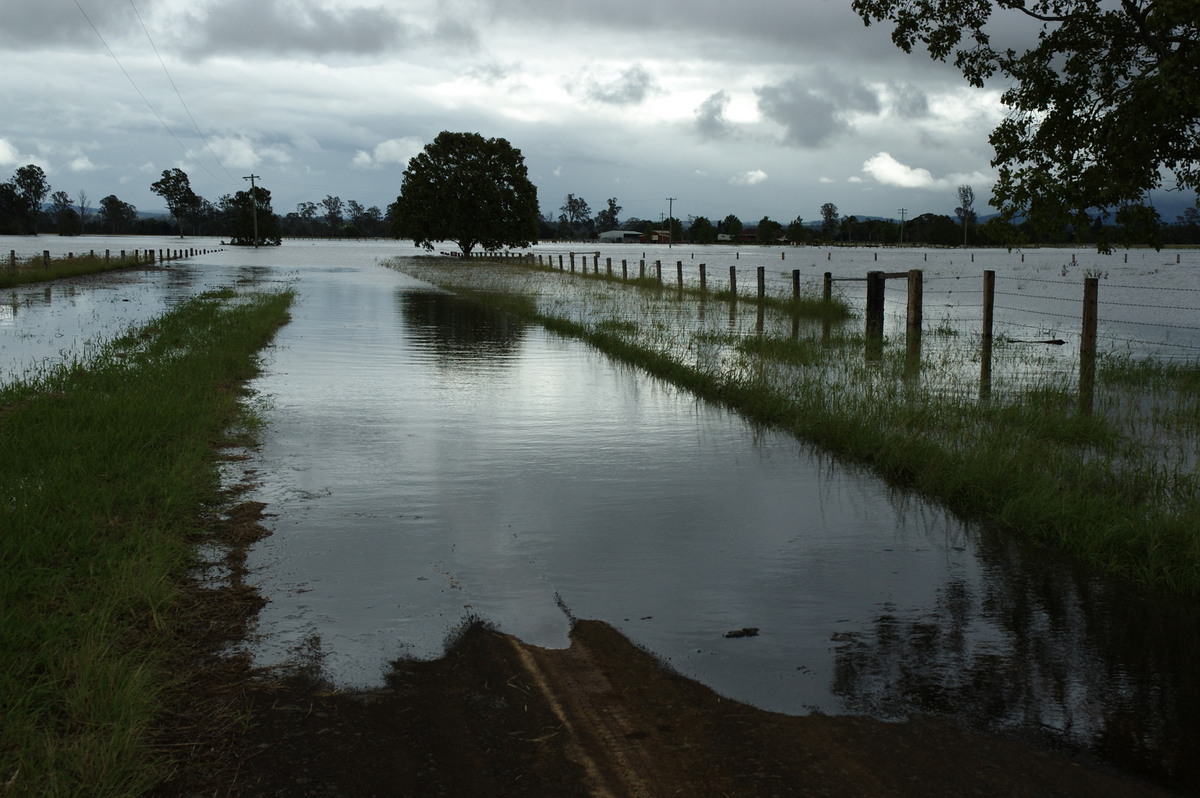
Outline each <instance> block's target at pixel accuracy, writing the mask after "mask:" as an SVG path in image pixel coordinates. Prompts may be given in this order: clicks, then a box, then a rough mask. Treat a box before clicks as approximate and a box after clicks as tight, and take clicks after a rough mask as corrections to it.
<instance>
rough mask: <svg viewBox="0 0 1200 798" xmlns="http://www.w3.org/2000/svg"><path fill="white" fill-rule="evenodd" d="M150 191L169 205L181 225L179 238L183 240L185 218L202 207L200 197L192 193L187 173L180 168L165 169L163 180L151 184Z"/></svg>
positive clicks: (169, 209)
mask: <svg viewBox="0 0 1200 798" xmlns="http://www.w3.org/2000/svg"><path fill="white" fill-rule="evenodd" d="M150 190H151V191H153V192H154V193H155V194H157V195H158V196H160V197H162V198H163V201H164V202H166V203H167V210H168V211H170V212H171V215H172V216H174V217H175V221H176V223H178V225H179V237H180V238H183V218H184V217H185V216H187V215H188V213H190V212H192V211H194V210H195V209H196V208H198V207H199V206H200V197H199V196H197V195H196V192H194V191H192V183H191V181H190V180H189V179H188V176H187V172H185V171H183V170H182V169H180V168H178V167H176V168H174V169H164V170H163V173H162V179H161V180H157V181H155V182H154V183H151V184H150Z"/></svg>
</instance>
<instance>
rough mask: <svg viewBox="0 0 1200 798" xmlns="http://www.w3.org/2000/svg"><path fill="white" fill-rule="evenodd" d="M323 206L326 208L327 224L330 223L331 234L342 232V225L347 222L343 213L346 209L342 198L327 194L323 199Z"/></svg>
mask: <svg viewBox="0 0 1200 798" xmlns="http://www.w3.org/2000/svg"><path fill="white" fill-rule="evenodd" d="M321 206H322V207H323V208H325V224H327V225H329V232H330V235H337V234H339V233H341V231H342V225H343V224H344V223H345V219H344V218H343V214H344V213H345V209H346V205H345V203H344V202H342V198H341V197H336V196H333V195H330V194H326V195H325V199H323V200H321Z"/></svg>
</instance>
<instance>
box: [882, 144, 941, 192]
mask: <svg viewBox="0 0 1200 798" xmlns="http://www.w3.org/2000/svg"><path fill="white" fill-rule="evenodd" d="M862 168H863V171H864V172H866V173H867V174H868V175H870V176H871V177H873V178H875V179H876V180H877V181H878V182H880V183H883V184H884V185H885V186H899V187H900V188H945V187H946V186H948V185H949V183H948V182H947V181H946V180H945V179H941V180H939V179H937V178H935V177H934V176H933V173H931V172H930V171H929V170H928V169H921V168H915V167H912V166H907V165H905V164H902V163H900V162H899V161H897V160H896V159H895V158H893V157H892V156H891V155H890V154H888V153H886V152H881V153H879V154H878V155H875V156H873V157H871V158H868V159H867V160H866V161H864V162H863V166H862Z"/></svg>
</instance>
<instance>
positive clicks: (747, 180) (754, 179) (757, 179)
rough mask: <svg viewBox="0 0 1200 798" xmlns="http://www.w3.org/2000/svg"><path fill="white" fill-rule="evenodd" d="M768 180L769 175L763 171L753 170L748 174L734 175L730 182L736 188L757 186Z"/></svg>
mask: <svg viewBox="0 0 1200 798" xmlns="http://www.w3.org/2000/svg"><path fill="white" fill-rule="evenodd" d="M766 179H767V173H766V172H764V171H763V170H761V169H751V170H750V171H748V172H742V173H741V174H737V175H734V176H733V177H731V178H729V182H730V183H732V184H733V185H735V186H756V185H758V184H759V183H762V182H763V181H764V180H766Z"/></svg>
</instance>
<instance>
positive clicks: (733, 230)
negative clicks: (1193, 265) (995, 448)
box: [0, 139, 1200, 247]
mask: <svg viewBox="0 0 1200 798" xmlns="http://www.w3.org/2000/svg"><path fill="white" fill-rule="evenodd" d="M500 141H503V140H500ZM470 143H471V145H472V146H479V145H478V143H477V142H475V141H474V140H473V139H472V140H471V142H470ZM518 153H519V151H518ZM151 190H152V191H154V192H155V193H156V194H158V195H159V196H161V197H162V198H163V201H164V202H165V203H166V205H167V208H168V211H169V214H170V216H169V217H164V216H150V215H145V214H139V212H138V210H137V208H136V207H135V206H133V205H132V204H130V203H128V202H125V201H124V200H121V199H120V198H119V197H117V196H116V195H115V194H109V195H107V196H105V197H103V198H101V199H100V200H98V201H97V202H96V204H95V206H94V207H93V205H92V204H91V199H90V198H89V197H88V195H87V193H86V192H84V191H80V192H78V194H76V195H75V196H71V195H70V194H68V193H67V192H65V191H52V187H51V185H50V183H49V181H48V180H47V178H46V174H45V172H44V171H43V170H42V169H41V167H39V166H36V165H34V164H29V165H27V166H22V167H20V168H19V169H17V170H16V172H15V173H14V174H13V176H12V178H11V179H10V180H8V181H7V182H4V183H0V235H37V234H39V233H54V234H57V235H79V234H82V233H106V234H127V235H156V236H161V235H171V234H179V235H184V234H191V235H207V236H222V237H226V236H227V237H229V239H230V241H231V242H233V243H239V244H249V243H253V241H254V233H253V231H254V225H255V218H256V217H257V225H258V235H259V243H279V241H280V240H281V239H282V238H284V237H290V238H304V237H313V238H386V237H393V236H395V235H397V228H396V213H397V211H398V208H399V207H400V205H399V204H397V203H393V204H392V205H390V206H389V207H388V209H387V211H386V212H385V211H382V210H380V209H379V208H378V207H375V206H372V207H369V208H368V207H364V206H363V205H362V204H361V203H359V202H356V201H355V200H348V201H343V200H342V199H341V197H337V196H333V195H328V196H326V197H325V198H324V199H322V200H321V201H320V202H301V203H299V204H298V205H297V206H296V210H295V211H291V212H289V213H287V214H285V215H280V214H277V213H275V211H274V209H273V208H272V206H271V192H270V191H269V190H267V189H265V188H263V187H262V186H255V187H254V188H253V190H252V191H238V192H235V193H234V194H225V195H222V196H220V197H218V198H217V199H216V201H210V200H207V199H205V198H203V197H201V196H199V195H197V194H196V193H195V192H194V191H193V190H192V188H191V185H190V181H189V179H188V176H187V174H186V173H185V172H184V171H183V170H181V169H168V170H164V171H163V173H162V177H161V178H160V179H159V180H158V181H156V182H155V183H153V184H152V185H151ZM955 198H956V200H957V201H958V207H956V208H955V215H954V216H953V217H952V216H949V215H946V214H936V213H923V214H920V215H918V216H915V217H913V218H910V219H905V220H896V219H877V218H859V217H856V216H844V215H841V214H840V213H839V211H838V208H837V206H836V205H835V204H833V203H832V202H827V203H824V204H823V205H821V207H820V208H819V209H818V210H817V216H816V218H815V220H814V221H805V220H804V219H803V218H802V217H801V216H799V215H798V216H796V217H795V218H794V219H792V220H791V221H788V222H778V221H776V220H774V219H771V218H770V217H768V216H764V217H762V218H761V219H759V220H758V221H757V222H753V221H752V222H743V221H742V220H741V219H739V218H738V217H737V216H736V215H734V214H729V215H727V216H726V217H725V218H724V219H719V220H715V221H714V220H712V219H709V218H708V217H705V216H689V217H688V219H687V221H686V222H685V221H683V220H680V219H678V218H660V219H659V220H658V221H654V220H649V219H639V218H637V217H634V216H631V217H626V218H624V219H622V218H621V216H620V214H621V211H622V210H623V209H622V206H621V205H620V204H619V203H618V200H617V198H616V197H610V198H608V199H607V200H606V201H605V204H604V207H603V208H602V209H601V210H600V211H599V212H597V213H595V214H593V213H592V209H591V206H590V204H589V203H588V202H587V200H585V199H584V198H583V197H581V196H577V195H575V194H568V195H567V196H566V197H565V198H564V200H563V204H562V206H561V208H560V209H559V213H558V215H557V217H555V216H554V215H552V214H545V215H541V216H538V218H537V219H536V227H537V234H538V236H539V238H540V239H541V240H583V241H592V240H595V239H596V238H597V237H598V236H599V235H600V234H601V233H604V232H608V231H611V230H629V231H636V232H638V233H641V234H642V235H644V236H645V237H646V240H648V241H653V240H656V239H655V236H656V235H658V234H659V233H660V232H666V233H667V234H668V235H669V236H670V240H671V241H673V242H676V243H693V244H716V243H721V242H729V243H737V244H742V245H746V244H755V243H759V244H780V243H794V244H847V245H913V246H934V247H953V246H964V245H969V246H978V247H999V246H1004V247H1015V246H1030V245H1058V244H1066V245H1080V246H1087V245H1094V244H1097V243H1100V242H1103V241H1111V240H1113V239H1114V238H1115V236H1114V233H1113V231H1112V229H1111V227H1110V225H1109V224H1108V222H1107V221H1106V220H1105V217H1103V216H1101V215H1097V216H1095V217H1093V219H1092V223H1091V224H1090V225H1084V226H1081V227H1077V226H1075V225H1074V224H1073V223H1071V224H1064V225H1063V226H1061V227H1059V228H1058V229H1047V228H1046V227H1045V226H1044V225H1042V226H1035V225H1034V224H1032V223H1031V222H1029V221H1014V222H1008V221H1004V220H1003V219H1002V218H1000V217H993V218H991V219H988V220H987V221H984V222H982V223H980V222H979V221H978V218H977V214H976V212H975V210H974V200H975V198H974V192H973V191H972V190H971V189H970V187H969V186H959V187H958V189H957V190H956V194H955ZM435 204H436V203H435ZM410 216H411V213H410ZM436 216H437V211H436V208H434V210H433V212H432V215H430V216H429V218H426V219H424V221H423V222H422V224H423V225H424V226H425V227H428V226H429V225H434V226H436V224H435V222H436V218H434V217H436ZM528 232H529V233H530V234H531V233H532V232H533V231H532V230H530V231H528ZM1157 233H1158V240H1159V241H1161V243H1163V244H1167V245H1176V246H1197V245H1200V210H1198V209H1197V208H1195V207H1190V208H1187V209H1186V210H1185V211H1184V212H1183V213H1182V214H1181V215H1179V216H1178V217H1176V219H1175V220H1174V221H1173V222H1170V223H1164V224H1161V225H1160V226H1159V228H1158V231H1157ZM526 237H529V236H526Z"/></svg>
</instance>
